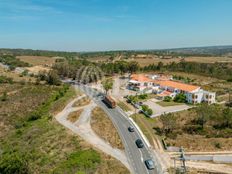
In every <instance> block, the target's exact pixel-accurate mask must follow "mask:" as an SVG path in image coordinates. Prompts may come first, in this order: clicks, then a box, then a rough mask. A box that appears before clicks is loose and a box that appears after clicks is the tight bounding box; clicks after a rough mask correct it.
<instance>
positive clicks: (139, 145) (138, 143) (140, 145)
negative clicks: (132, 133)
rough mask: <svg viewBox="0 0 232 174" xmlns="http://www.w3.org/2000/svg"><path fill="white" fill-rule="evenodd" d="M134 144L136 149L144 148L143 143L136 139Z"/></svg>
mask: <svg viewBox="0 0 232 174" xmlns="http://www.w3.org/2000/svg"><path fill="white" fill-rule="evenodd" d="M135 144H136V145H137V147H138V148H143V147H144V144H143V141H142V140H141V139H137V140H136V141H135Z"/></svg>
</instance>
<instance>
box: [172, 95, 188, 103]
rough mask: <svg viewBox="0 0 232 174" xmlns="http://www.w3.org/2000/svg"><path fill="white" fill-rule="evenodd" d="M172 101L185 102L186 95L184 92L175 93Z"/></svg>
mask: <svg viewBox="0 0 232 174" xmlns="http://www.w3.org/2000/svg"><path fill="white" fill-rule="evenodd" d="M174 102H178V103H185V102H186V96H185V94H182V93H180V94H177V95H176V96H175V98H174Z"/></svg>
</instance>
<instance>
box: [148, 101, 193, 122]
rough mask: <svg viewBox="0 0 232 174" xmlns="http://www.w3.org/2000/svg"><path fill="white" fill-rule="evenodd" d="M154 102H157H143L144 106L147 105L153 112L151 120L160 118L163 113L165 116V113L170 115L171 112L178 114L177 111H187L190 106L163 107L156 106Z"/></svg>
mask: <svg viewBox="0 0 232 174" xmlns="http://www.w3.org/2000/svg"><path fill="white" fill-rule="evenodd" d="M156 102H157V100H153V99H151V100H148V101H146V102H144V104H146V105H148V106H149V107H150V108H151V109H152V110H153V115H152V116H151V117H152V118H153V117H157V116H160V115H162V114H165V113H166V114H167V113H172V112H179V111H183V110H187V109H189V108H191V107H190V106H188V105H186V104H183V105H176V106H167V107H163V106H160V105H158V104H157V103H156Z"/></svg>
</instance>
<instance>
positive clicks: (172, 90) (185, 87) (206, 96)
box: [128, 74, 216, 104]
mask: <svg viewBox="0 0 232 174" xmlns="http://www.w3.org/2000/svg"><path fill="white" fill-rule="evenodd" d="M128 88H129V89H131V90H136V91H138V92H140V93H156V94H157V97H158V98H160V99H164V98H165V97H167V96H169V97H171V98H174V97H175V96H176V95H177V94H179V93H183V94H185V96H186V99H187V102H188V103H192V104H197V103H202V102H206V103H208V104H212V103H215V102H216V100H215V98H216V93H215V92H209V91H205V90H203V89H201V87H200V86H195V85H190V84H185V83H180V82H176V81H173V80H172V77H171V76H164V75H145V74H132V75H131V76H130V81H129V83H128Z"/></svg>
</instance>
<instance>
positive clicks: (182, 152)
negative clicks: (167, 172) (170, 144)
mask: <svg viewBox="0 0 232 174" xmlns="http://www.w3.org/2000/svg"><path fill="white" fill-rule="evenodd" d="M180 160H181V161H182V165H181V169H183V173H186V172H187V170H186V165H185V154H184V148H183V147H181V148H180Z"/></svg>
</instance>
